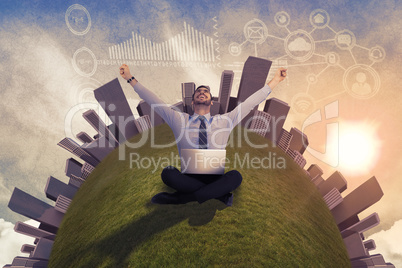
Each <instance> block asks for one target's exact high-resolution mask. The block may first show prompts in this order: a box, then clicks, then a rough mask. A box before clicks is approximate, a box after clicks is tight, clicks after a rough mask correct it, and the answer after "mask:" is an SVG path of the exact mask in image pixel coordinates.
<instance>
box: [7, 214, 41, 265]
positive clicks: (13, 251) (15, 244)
mask: <svg viewBox="0 0 402 268" xmlns="http://www.w3.org/2000/svg"><path fill="white" fill-rule="evenodd" d="M25 223H26V224H29V225H32V226H34V227H38V226H39V223H38V222H36V221H34V220H28V221H26V222H25ZM34 240H35V238H33V237H30V236H26V235H23V234H19V233H16V232H15V231H14V224H12V223H11V222H7V221H4V220H3V219H0V266H1V267H3V266H4V265H6V264H11V263H12V261H13V259H14V257H16V256H26V257H28V256H29V255H28V254H26V253H22V252H21V247H22V245H24V244H31V245H33V242H34Z"/></svg>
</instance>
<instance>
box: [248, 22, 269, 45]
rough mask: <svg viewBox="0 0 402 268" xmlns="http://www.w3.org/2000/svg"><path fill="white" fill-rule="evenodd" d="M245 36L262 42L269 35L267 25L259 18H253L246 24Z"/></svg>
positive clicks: (255, 41) (253, 40) (250, 39)
mask: <svg viewBox="0 0 402 268" xmlns="http://www.w3.org/2000/svg"><path fill="white" fill-rule="evenodd" d="M244 36H245V37H246V39H247V41H250V42H251V43H254V44H262V43H263V42H264V41H265V40H266V39H267V36H268V29H267V26H266V25H265V24H264V22H262V21H261V20H259V19H253V20H251V21H249V22H247V23H246V25H245V26H244Z"/></svg>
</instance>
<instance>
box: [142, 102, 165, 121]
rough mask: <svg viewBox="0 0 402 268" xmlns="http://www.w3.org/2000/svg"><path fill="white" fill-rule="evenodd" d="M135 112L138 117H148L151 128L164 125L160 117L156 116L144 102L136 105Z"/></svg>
mask: <svg viewBox="0 0 402 268" xmlns="http://www.w3.org/2000/svg"><path fill="white" fill-rule="evenodd" d="M137 111H138V114H139V115H140V116H144V115H148V116H149V119H150V120H151V126H153V127H156V126H159V125H161V124H163V123H165V121H164V120H163V119H162V117H160V115H159V114H157V113H156V112H155V111H154V110H153V109H152V108H151V106H150V105H149V104H148V103H147V102H145V101H144V100H142V101H140V103H139V104H138V105H137Z"/></svg>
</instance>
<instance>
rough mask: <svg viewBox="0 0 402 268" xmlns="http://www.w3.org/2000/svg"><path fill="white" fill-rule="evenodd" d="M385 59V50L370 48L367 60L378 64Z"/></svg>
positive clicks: (377, 47)
mask: <svg viewBox="0 0 402 268" xmlns="http://www.w3.org/2000/svg"><path fill="white" fill-rule="evenodd" d="M384 58H385V50H384V48H382V47H380V46H375V47H372V48H371V49H370V51H369V59H370V60H372V61H374V62H380V61H382V60H384Z"/></svg>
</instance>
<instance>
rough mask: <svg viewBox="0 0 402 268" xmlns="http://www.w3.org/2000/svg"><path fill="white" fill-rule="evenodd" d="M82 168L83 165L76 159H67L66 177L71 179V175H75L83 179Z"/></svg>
mask: <svg viewBox="0 0 402 268" xmlns="http://www.w3.org/2000/svg"><path fill="white" fill-rule="evenodd" d="M81 168H82V164H81V163H79V162H78V161H77V160H75V159H74V158H69V159H67V161H66V169H65V173H66V176H67V177H70V176H71V174H74V175H75V176H78V177H81V174H82V172H81Z"/></svg>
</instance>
